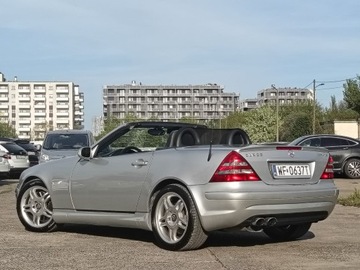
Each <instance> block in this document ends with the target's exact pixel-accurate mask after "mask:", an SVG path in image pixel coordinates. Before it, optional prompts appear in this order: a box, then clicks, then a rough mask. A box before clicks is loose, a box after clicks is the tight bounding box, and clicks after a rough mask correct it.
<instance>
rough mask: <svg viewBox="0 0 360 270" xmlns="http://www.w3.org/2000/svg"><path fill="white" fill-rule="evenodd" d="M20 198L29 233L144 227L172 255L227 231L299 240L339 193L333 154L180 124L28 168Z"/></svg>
mask: <svg viewBox="0 0 360 270" xmlns="http://www.w3.org/2000/svg"><path fill="white" fill-rule="evenodd" d="M15 192H16V197H17V213H18V216H19V219H20V221H21V223H22V224H23V225H24V226H25V228H26V229H27V230H29V231H34V232H48V231H54V230H56V229H59V228H61V227H60V226H61V225H63V224H89V225H102V226H112V227H127V228H137V229H144V230H149V231H152V232H153V234H154V237H155V243H156V244H157V245H158V246H159V247H161V248H164V249H167V250H191V249H197V248H200V247H201V246H202V245H203V244H204V242H205V241H206V239H207V236H208V234H209V233H210V232H212V231H216V230H227V229H229V230H231V231H232V232H234V230H235V231H236V230H244V229H248V230H249V231H261V230H262V231H263V232H264V233H265V234H266V235H268V236H269V237H270V238H272V239H273V240H274V241H289V240H295V239H298V238H300V237H302V236H304V235H305V234H306V233H307V232H308V230H309V229H310V226H311V225H312V223H314V222H319V221H322V220H324V219H326V218H327V217H328V216H329V215H330V213H331V212H332V210H333V208H334V206H335V204H336V200H337V197H338V194H339V192H338V189H337V188H336V186H335V185H334V181H333V165H332V157H331V156H330V155H329V152H328V151H327V150H326V149H323V148H314V147H303V146H289V145H270V144H269V145H255V144H251V140H250V138H249V136H248V135H247V133H246V132H245V131H244V130H242V129H213V128H207V127H206V126H203V125H196V124H184V123H171V122H133V123H127V124H124V125H121V126H119V127H118V128H116V129H115V130H113V131H112V132H110V133H109V134H108V135H106V136H105V137H103V138H102V139H101V140H99V141H98V142H97V143H96V144H94V145H92V146H90V147H83V148H81V149H79V152H78V155H77V156H74V157H67V158H63V159H60V160H55V161H51V162H48V163H45V164H39V165H36V166H34V167H31V168H29V169H27V170H26V171H24V172H23V173H22V174H21V176H20V179H19V184H18V186H17V188H16V191H15Z"/></svg>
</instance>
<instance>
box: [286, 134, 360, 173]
mask: <svg viewBox="0 0 360 270" xmlns="http://www.w3.org/2000/svg"><path fill="white" fill-rule="evenodd" d="M290 145H301V146H316V147H325V148H326V149H328V150H329V152H330V154H331V156H332V157H333V159H334V172H335V173H338V174H344V175H345V176H346V177H348V178H360V141H359V140H356V139H353V138H350V137H346V136H340V135H333V134H318V135H307V136H302V137H300V138H297V139H296V140H294V141H293V142H291V143H290Z"/></svg>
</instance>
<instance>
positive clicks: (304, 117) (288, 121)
mask: <svg viewBox="0 0 360 270" xmlns="http://www.w3.org/2000/svg"><path fill="white" fill-rule="evenodd" d="M283 127H284V128H283V129H282V132H281V136H280V140H281V141H287V142H291V141H293V140H294V139H296V138H298V137H301V136H303V135H308V134H311V133H312V116H311V115H309V114H308V113H306V112H303V113H298V112H294V113H291V114H290V115H288V116H287V117H286V118H285V119H284V125H283Z"/></svg>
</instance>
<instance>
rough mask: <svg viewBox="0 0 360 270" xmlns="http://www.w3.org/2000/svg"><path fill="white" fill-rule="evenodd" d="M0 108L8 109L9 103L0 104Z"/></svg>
mask: <svg viewBox="0 0 360 270" xmlns="http://www.w3.org/2000/svg"><path fill="white" fill-rule="evenodd" d="M0 109H7V110H8V109H9V105H8V104H6V105H5V104H1V105H0Z"/></svg>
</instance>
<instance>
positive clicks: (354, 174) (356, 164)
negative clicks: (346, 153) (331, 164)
mask: <svg viewBox="0 0 360 270" xmlns="http://www.w3.org/2000/svg"><path fill="white" fill-rule="evenodd" d="M344 173H345V175H346V177H348V178H352V179H354V178H360V160H359V159H356V158H351V159H349V160H348V161H346V163H345V166H344Z"/></svg>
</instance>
